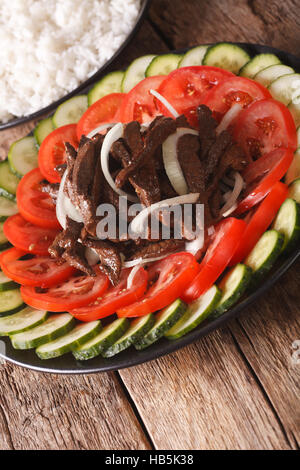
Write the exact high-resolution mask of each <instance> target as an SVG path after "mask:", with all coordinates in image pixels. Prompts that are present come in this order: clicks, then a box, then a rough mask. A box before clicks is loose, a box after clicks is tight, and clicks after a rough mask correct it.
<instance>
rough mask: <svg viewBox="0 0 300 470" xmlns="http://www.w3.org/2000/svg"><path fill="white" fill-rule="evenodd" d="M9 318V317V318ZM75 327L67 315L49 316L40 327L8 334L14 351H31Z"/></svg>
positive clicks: (73, 321) (73, 320)
mask: <svg viewBox="0 0 300 470" xmlns="http://www.w3.org/2000/svg"><path fill="white" fill-rule="evenodd" d="M10 318H11V317H10ZM74 325H75V319H74V317H72V315H70V314H69V313H58V314H57V315H51V316H50V317H49V318H47V320H46V321H44V322H43V323H42V324H41V325H38V326H35V327H34V328H30V330H28V331H27V330H26V331H25V332H22V333H14V334H10V339H11V342H12V345H13V347H14V348H15V349H32V348H37V347H38V346H41V345H42V344H45V343H48V342H49V341H53V340H54V339H56V338H59V337H60V336H62V335H64V334H66V333H68V332H69V331H70V330H71V329H72V328H73V327H74Z"/></svg>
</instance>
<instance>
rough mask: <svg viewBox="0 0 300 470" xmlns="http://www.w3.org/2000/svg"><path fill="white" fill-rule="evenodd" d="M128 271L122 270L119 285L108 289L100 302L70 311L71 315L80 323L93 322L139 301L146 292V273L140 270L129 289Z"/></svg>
mask: <svg viewBox="0 0 300 470" xmlns="http://www.w3.org/2000/svg"><path fill="white" fill-rule="evenodd" d="M130 271H131V270H130V269H124V270H123V271H122V274H121V278H120V281H119V284H118V285H117V286H116V287H111V288H110V289H108V290H107V291H106V292H105V293H104V295H103V296H102V297H101V299H100V300H96V301H95V302H93V303H91V304H90V305H87V306H86V307H80V308H77V309H75V310H71V312H70V313H71V314H72V315H73V316H74V317H75V318H77V320H80V321H93V320H98V319H99V318H104V317H108V316H109V315H112V314H113V313H115V312H116V311H117V310H118V309H120V308H123V307H126V306H127V305H130V304H132V303H134V302H136V301H137V300H139V299H140V298H141V297H142V296H143V295H144V294H145V292H146V290H147V282H148V273H147V271H145V269H143V268H140V269H139V270H138V271H137V273H136V274H135V276H134V278H133V279H132V285H131V287H129V288H127V279H128V275H129V273H130Z"/></svg>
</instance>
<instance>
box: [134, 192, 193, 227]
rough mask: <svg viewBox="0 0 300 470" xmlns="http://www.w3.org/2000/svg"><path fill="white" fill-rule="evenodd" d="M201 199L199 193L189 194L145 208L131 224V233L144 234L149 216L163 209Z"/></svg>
mask: <svg viewBox="0 0 300 470" xmlns="http://www.w3.org/2000/svg"><path fill="white" fill-rule="evenodd" d="M198 197H199V193H189V194H184V195H183V196H176V197H172V198H170V199H164V200H163V201H160V202H156V203H155V204H151V206H149V207H145V209H143V210H142V211H141V212H140V213H139V214H138V215H137V216H135V218H134V219H133V220H132V221H131V223H130V226H129V227H130V231H131V232H132V233H135V234H143V226H144V222H145V220H147V218H148V217H149V215H150V214H151V213H152V212H153V211H155V210H157V209H160V208H162V207H171V206H176V205H179V204H193V203H194V202H196V201H197V199H198Z"/></svg>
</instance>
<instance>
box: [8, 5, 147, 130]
mask: <svg viewBox="0 0 300 470" xmlns="http://www.w3.org/2000/svg"><path fill="white" fill-rule="evenodd" d="M148 3H149V0H1V2H0V44H1V48H0V129H5V128H8V127H12V126H14V125H17V124H20V123H22V122H26V121H28V120H31V119H34V118H37V117H40V116H41V115H43V114H46V113H48V112H49V113H50V112H51V111H52V110H53V109H55V108H56V107H57V106H58V105H59V104H60V103H62V102H63V101H64V100H66V99H69V98H70V97H71V96H73V95H75V94H77V93H79V92H81V91H83V90H85V89H86V88H87V87H88V86H90V85H91V84H92V83H94V82H95V81H96V80H97V79H99V78H101V76H102V75H103V73H104V72H105V71H106V69H107V68H108V67H109V66H110V65H111V63H112V61H113V60H114V59H115V58H116V57H117V56H118V55H119V54H120V53H121V51H122V50H123V49H124V47H125V46H126V45H127V44H128V42H129V41H130V40H131V39H132V37H133V35H134V34H135V32H136V31H137V28H138V26H139V25H140V23H141V21H142V19H143V17H144V14H145V12H146V10H147V6H148Z"/></svg>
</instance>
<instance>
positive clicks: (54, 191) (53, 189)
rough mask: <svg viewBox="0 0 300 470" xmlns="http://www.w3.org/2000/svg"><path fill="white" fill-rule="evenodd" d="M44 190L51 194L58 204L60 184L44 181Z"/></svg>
mask: <svg viewBox="0 0 300 470" xmlns="http://www.w3.org/2000/svg"><path fill="white" fill-rule="evenodd" d="M41 186H42V192H43V193H47V194H49V196H50V197H51V199H52V201H53V202H54V204H56V200H57V196H58V191H59V184H58V183H42V184H41Z"/></svg>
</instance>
